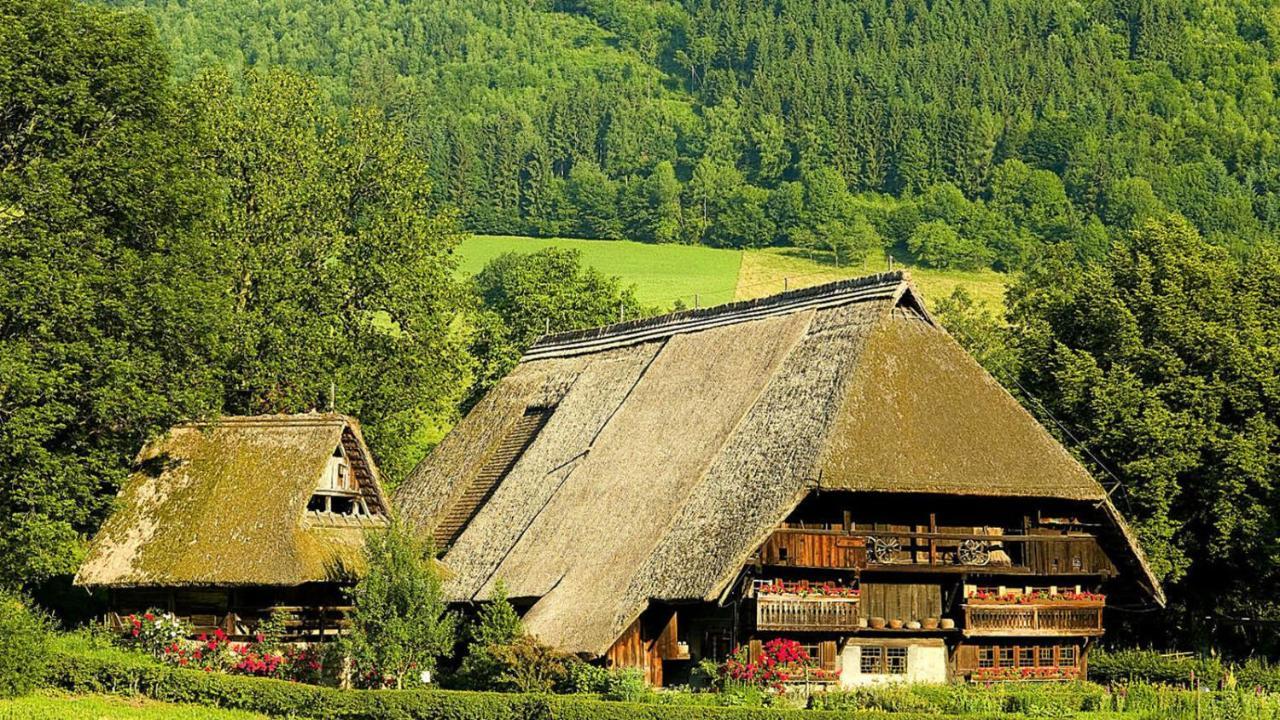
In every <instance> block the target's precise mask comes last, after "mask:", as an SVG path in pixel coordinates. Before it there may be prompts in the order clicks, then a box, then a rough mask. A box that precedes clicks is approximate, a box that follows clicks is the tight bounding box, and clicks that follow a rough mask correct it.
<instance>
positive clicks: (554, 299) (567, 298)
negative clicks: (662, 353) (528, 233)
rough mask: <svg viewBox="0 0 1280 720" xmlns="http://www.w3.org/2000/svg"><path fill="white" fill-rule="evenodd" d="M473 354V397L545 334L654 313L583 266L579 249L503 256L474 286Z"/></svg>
mask: <svg viewBox="0 0 1280 720" xmlns="http://www.w3.org/2000/svg"><path fill="white" fill-rule="evenodd" d="M473 297H474V300H475V304H474V306H473V312H472V313H471V317H472V322H471V323H470V324H471V325H472V326H473V328H474V331H473V333H472V336H471V350H472V354H473V355H474V356H475V358H476V360H477V365H478V372H477V373H476V375H475V380H474V382H473V387H472V395H473V396H474V395H475V394H476V393H477V392H478V391H481V390H484V389H485V388H487V387H488V386H490V385H491V384H493V383H494V382H496V381H497V380H498V379H499V378H501V377H502V376H503V375H505V374H506V373H507V371H509V370H510V369H511V368H512V367H513V366H514V365H515V364H516V362H517V361H519V359H520V354H521V353H522V352H524V350H525V349H526V348H528V347H529V346H530V345H532V344H533V342H534V341H535V340H537V339H538V338H539V337H541V336H542V335H543V334H545V333H548V332H552V333H554V332H562V331H565V330H577V329H580V328H588V327H594V326H597V325H606V324H608V323H611V322H617V321H618V320H624V319H625V320H634V319H636V318H638V317H642V316H643V315H646V314H649V313H651V312H652V310H651V309H650V308H645V307H643V306H642V305H640V303H639V301H637V300H636V296H635V292H634V290H633V288H631V287H625V286H623V285H622V283H621V282H620V281H619V280H618V278H616V277H612V276H609V275H605V274H603V273H601V272H600V271H598V270H596V269H595V268H592V267H589V266H584V265H583V264H582V254H581V253H580V252H579V251H577V250H568V249H564V248H557V247H549V248H545V249H543V250H539V251H538V252H535V253H527V254H521V253H504V254H502V255H499V256H498V257H496V258H494V259H493V260H491V261H489V264H487V265H485V266H484V269H483V270H481V271H480V273H479V274H477V275H476V277H475V281H474V295H473Z"/></svg>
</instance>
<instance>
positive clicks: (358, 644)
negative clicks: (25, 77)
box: [350, 523, 457, 688]
mask: <svg viewBox="0 0 1280 720" xmlns="http://www.w3.org/2000/svg"><path fill="white" fill-rule="evenodd" d="M433 555H434V553H433V552H432V550H431V548H430V547H429V546H427V545H424V544H423V543H421V542H419V541H418V539H417V538H416V537H415V536H414V535H413V533H412V532H410V531H409V530H408V529H406V528H404V527H402V526H400V525H399V524H398V523H393V524H392V526H391V527H389V528H387V529H386V530H385V531H383V532H377V533H368V534H367V535H366V540H365V565H366V567H365V572H364V574H363V575H362V576H361V577H360V581H359V582H358V583H357V584H356V586H355V588H354V589H353V590H352V592H351V598H352V601H353V605H354V609H353V610H352V613H351V635H350V649H351V655H352V661H353V664H354V666H355V667H354V668H353V669H354V671H355V672H354V675H353V679H354V681H355V682H356V683H357V684H359V685H361V686H364V687H397V688H400V687H404V686H405V685H406V684H412V683H413V682H414V681H415V680H416V677H417V673H418V672H421V671H431V670H434V669H435V667H436V661H437V660H438V659H439V658H440V657H441V656H443V655H445V654H446V653H449V652H450V651H451V650H452V649H453V646H454V634H455V631H456V626H457V623H456V619H455V617H454V616H453V615H452V614H450V613H448V612H446V610H445V603H444V596H443V594H442V592H441V589H440V574H439V572H438V571H437V569H436V567H435V565H434V561H433V560H432V557H433Z"/></svg>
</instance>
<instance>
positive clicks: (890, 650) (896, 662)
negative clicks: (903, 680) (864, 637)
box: [858, 645, 907, 675]
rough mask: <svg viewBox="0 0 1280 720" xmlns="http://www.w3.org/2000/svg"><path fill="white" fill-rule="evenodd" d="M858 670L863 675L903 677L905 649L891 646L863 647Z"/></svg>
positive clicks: (905, 666)
mask: <svg viewBox="0 0 1280 720" xmlns="http://www.w3.org/2000/svg"><path fill="white" fill-rule="evenodd" d="M858 669H859V671H860V672H861V673H862V674H863V675H905V674H906V672H907V648H905V647H901V646H892V645H863V646H862V655H861V659H860V660H859V663H858Z"/></svg>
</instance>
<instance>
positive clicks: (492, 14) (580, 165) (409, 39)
mask: <svg viewBox="0 0 1280 720" xmlns="http://www.w3.org/2000/svg"><path fill="white" fill-rule="evenodd" d="M117 2H118V4H121V5H130V6H137V5H144V6H145V7H146V9H147V11H148V12H149V13H150V14H151V16H152V17H154V18H155V19H156V21H157V22H158V23H159V26H160V29H161V36H162V37H163V38H164V40H165V41H166V42H167V44H168V45H169V47H170V48H172V50H173V52H174V57H175V63H176V66H177V70H178V74H179V76H180V77H183V78H189V77H192V76H194V75H195V74H197V73H199V72H200V71H201V70H202V69H203V68H206V67H208V66H210V65H221V66H229V67H230V68H231V69H232V71H233V72H235V71H238V70H239V69H241V68H244V67H249V66H253V67H262V66H268V65H271V66H285V67H289V68H292V69H295V70H298V71H301V72H304V73H306V74H308V75H309V76H311V77H315V78H317V79H318V80H319V82H320V83H321V84H322V86H323V87H324V88H325V90H326V91H327V92H328V94H329V95H331V96H332V97H333V98H335V100H336V101H337V102H338V103H339V104H340V105H342V106H344V107H347V106H353V105H359V106H365V105H369V106H374V107H377V108H379V109H380V110H381V111H382V112H383V113H385V115H386V116H387V117H388V118H390V119H392V120H393V121H394V122H395V123H397V124H398V125H400V126H402V127H404V128H405V132H406V134H407V135H408V138H409V142H410V144H411V145H412V147H413V148H414V150H415V152H417V153H418V154H420V156H421V157H422V158H424V159H425V161H426V162H427V166H428V172H429V173H430V175H431V178H432V180H433V183H432V187H433V192H434V193H435V197H436V198H437V199H438V200H440V201H442V202H444V203H447V204H450V205H452V206H454V207H457V208H459V209H460V210H461V213H462V219H463V223H464V226H465V227H466V228H467V229H470V230H473V231H477V232H487V233H508V234H529V235H572V236H580V237H604V238H609V237H621V236H627V237H632V238H636V239H645V240H651V241H657V242H666V241H681V242H697V243H707V244H711V245H717V246H732V247H742V246H759V245H766V244H774V243H781V244H797V245H818V246H824V247H827V248H829V249H833V250H836V251H838V252H845V251H849V252H859V251H864V250H866V249H868V248H875V247H878V246H879V245H880V244H881V243H888V244H889V245H890V246H892V247H893V248H894V249H895V251H896V252H897V253H898V254H899V256H900V257H902V258H904V259H912V260H915V261H918V262H922V263H924V264H928V265H933V266H938V267H951V266H955V267H979V266H988V265H990V266H994V267H997V268H1006V269H1013V268H1019V267H1022V266H1023V265H1024V264H1026V263H1027V262H1028V260H1029V259H1032V258H1035V257H1038V256H1039V255H1040V253H1041V252H1042V251H1043V249H1044V247H1045V246H1047V245H1054V244H1059V243H1068V244H1070V245H1072V246H1074V247H1075V249H1076V252H1077V254H1078V255H1079V256H1081V257H1095V258H1096V257H1100V256H1101V255H1103V254H1105V248H1106V245H1107V242H1108V238H1109V237H1111V236H1113V235H1115V234H1116V233H1119V232H1124V231H1126V230H1129V229H1131V228H1133V227H1135V226H1136V225H1137V224H1139V223H1141V221H1142V220H1143V219H1145V218H1146V217H1150V216H1153V215H1158V214H1161V213H1163V212H1165V211H1166V210H1171V211H1176V212H1179V213H1181V214H1183V215H1184V216H1186V217H1187V218H1189V219H1190V220H1191V221H1192V223H1193V224H1194V225H1195V226H1196V227H1197V228H1198V229H1199V231H1200V232H1201V233H1202V234H1203V235H1205V236H1206V237H1207V238H1209V239H1210V240H1211V241H1213V242H1215V243H1218V244H1222V245H1226V246H1229V247H1230V248H1231V249H1232V250H1233V251H1235V252H1237V253H1244V252H1247V250H1248V249H1250V248H1252V247H1255V246H1256V245H1258V244H1259V243H1262V242H1266V238H1268V237H1270V236H1271V235H1272V234H1273V233H1274V231H1275V230H1276V228H1277V226H1280V194H1278V193H1280V166H1278V164H1277V163H1278V161H1277V158H1278V157H1280V154H1278V153H1280V149H1278V148H1277V144H1276V143H1277V137H1278V135H1280V104H1277V102H1276V98H1275V82H1276V68H1275V62H1276V60H1277V59H1278V58H1280V14H1277V11H1276V8H1275V7H1274V4H1273V3H1268V2H1265V1H1264V0H1230V1H1223V0H1209V1H1208V2H1202V1H1200V0H1085V1H1083V2H1081V1H1073V2H1046V1H1045V0H984V1H982V2H975V1H973V0H939V1H933V2H929V1H926V0H913V1H909V2H888V1H886V0H818V1H816V2H790V1H789V0H735V1H732V2H707V1H706V0H661V1H658V2H652V1H650V0H550V1H549V0H540V1H539V2H513V1H511V0H479V1H477V2H466V3H462V2H457V0H404V1H396V2H390V1H388V0H344V1H343V2H315V0H280V1H279V2H271V3H262V2H258V1H257V0H207V1H205V2H179V1H177V0H147V1H146V2H145V3H141V2H139V1H138V0H117ZM873 193H881V194H888V195H891V196H893V197H895V198H899V199H904V198H905V199H907V201H906V202H903V203H901V205H900V206H899V207H897V208H896V210H885V209H884V204H883V203H867V202H865V200H860V198H859V196H863V195H866V194H873Z"/></svg>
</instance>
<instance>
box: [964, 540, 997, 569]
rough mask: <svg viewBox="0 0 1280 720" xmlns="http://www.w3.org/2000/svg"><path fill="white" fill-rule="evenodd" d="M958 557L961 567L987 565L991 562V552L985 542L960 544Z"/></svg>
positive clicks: (974, 541)
mask: <svg viewBox="0 0 1280 720" xmlns="http://www.w3.org/2000/svg"><path fill="white" fill-rule="evenodd" d="M957 555H959V557H960V564H961V565H986V564H987V563H989V562H991V550H990V548H988V547H987V543H986V542H985V541H983V540H965V541H964V542H962V543H960V548H959V551H958V552H957Z"/></svg>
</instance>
